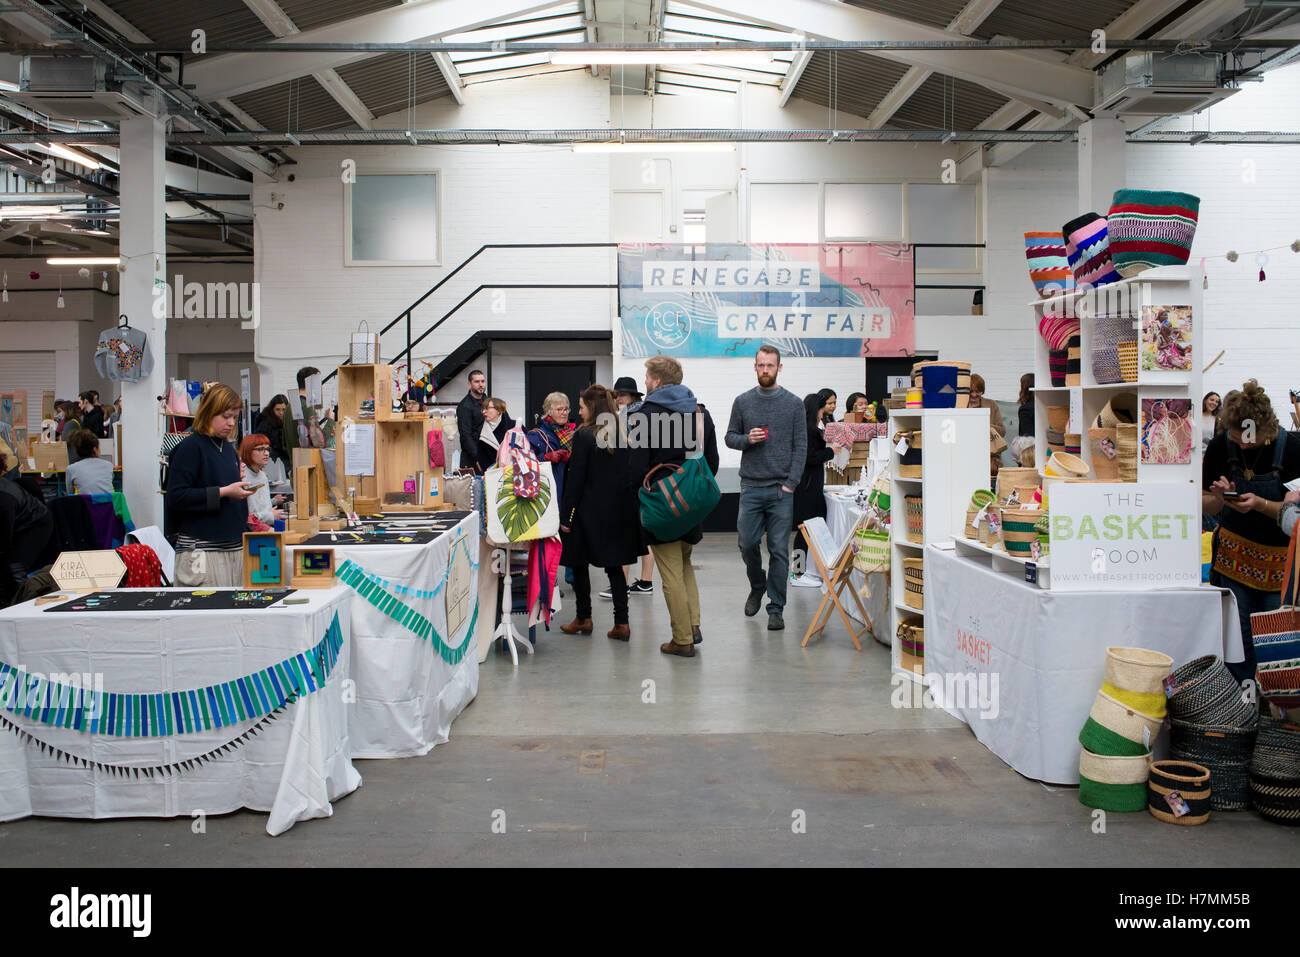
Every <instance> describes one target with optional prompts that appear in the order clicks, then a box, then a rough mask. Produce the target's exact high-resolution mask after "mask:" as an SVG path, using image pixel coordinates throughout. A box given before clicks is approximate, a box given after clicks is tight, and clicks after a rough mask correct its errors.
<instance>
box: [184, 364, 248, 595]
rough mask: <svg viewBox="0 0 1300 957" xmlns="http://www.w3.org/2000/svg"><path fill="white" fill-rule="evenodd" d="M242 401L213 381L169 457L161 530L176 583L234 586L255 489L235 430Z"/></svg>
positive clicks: (238, 581) (240, 564)
mask: <svg viewBox="0 0 1300 957" xmlns="http://www.w3.org/2000/svg"><path fill="white" fill-rule="evenodd" d="M241 407H242V402H241V400H240V398H239V395H238V393H236V392H235V390H234V389H232V388H230V387H229V386H225V385H220V384H218V385H214V386H213V387H212V388H211V389H209V390H208V392H207V394H206V395H204V396H203V401H202V402H201V403H199V411H198V413H197V414H196V415H195V417H194V427H193V428H194V434H193V435H191V436H190V437H189V438H187V439H184V440H183V441H182V442H181V444H180V445H178V446H176V448H175V449H173V450H172V453H171V455H170V456H169V457H168V463H167V508H166V515H165V517H164V524H165V526H166V527H165V529H164V531H165V533H166V535H167V536H168V538H174V540H175V543H176V584H178V585H184V586H186V587H198V586H206V587H216V588H237V587H238V586H239V584H240V582H241V580H242V579H243V571H242V568H243V563H242V558H241V555H240V550H241V549H242V547H243V541H244V532H245V531H246V530H247V528H248V503H247V501H245V500H246V499H247V498H248V497H249V496H250V495H252V494H253V491H254V490H253V489H252V488H251V487H250V486H249V485H248V484H247V483H246V482H244V480H243V473H242V469H241V468H240V463H239V452H238V450H237V449H236V448H235V446H234V444H233V443H232V442H231V441H230V439H231V438H232V437H233V436H234V434H235V428H236V424H237V422H238V421H239V412H240V409H241Z"/></svg>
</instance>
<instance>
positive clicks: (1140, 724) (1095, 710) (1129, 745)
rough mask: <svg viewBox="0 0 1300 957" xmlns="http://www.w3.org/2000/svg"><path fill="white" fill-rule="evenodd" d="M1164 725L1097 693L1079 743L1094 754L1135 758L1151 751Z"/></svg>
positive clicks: (1107, 696)
mask: <svg viewBox="0 0 1300 957" xmlns="http://www.w3.org/2000/svg"><path fill="white" fill-rule="evenodd" d="M1163 725H1164V722H1163V721H1162V720H1161V719H1160V718H1157V717H1154V716H1153V715H1149V714H1143V713H1142V712H1140V711H1137V710H1135V709H1133V708H1130V707H1128V706H1127V705H1125V704H1123V703H1122V702H1120V701H1117V700H1115V699H1114V698H1112V697H1111V696H1110V695H1108V694H1106V692H1104V691H1098V692H1097V697H1096V698H1094V699H1093V702H1092V710H1091V711H1089V712H1088V719H1087V720H1086V721H1085V722H1084V723H1083V730H1081V731H1080V732H1079V743H1080V744H1082V745H1083V746H1084V747H1085V748H1087V749H1088V750H1089V751H1091V752H1092V753H1093V754H1103V755H1110V756H1112V757H1135V756H1137V755H1139V754H1146V753H1147V752H1148V751H1150V750H1151V745H1152V744H1153V743H1154V742H1155V740H1156V737H1157V736H1159V734H1160V729H1161V727H1162V726H1163Z"/></svg>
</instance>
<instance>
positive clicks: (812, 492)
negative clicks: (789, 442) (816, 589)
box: [794, 389, 840, 584]
mask: <svg viewBox="0 0 1300 957" xmlns="http://www.w3.org/2000/svg"><path fill="white" fill-rule="evenodd" d="M834 395H835V393H834V392H833V391H831V390H830V389H822V390H821V391H820V392H818V393H816V394H815V395H806V396H804V400H803V408H804V412H805V413H806V418H807V424H808V452H807V455H806V457H805V459H804V467H803V477H802V478H800V479H799V485H798V487H796V488H795V490H794V525H795V527H796V528H798V527H799V523H800V522H806V521H808V519H810V518H818V517H821V518H825V517H826V494H825V489H826V463H827V462H829V461H830V460H831V459H833V458H834V457H835V455H836V453H837V452H839V451H840V447H839V446H838V445H829V446H828V445H827V444H826V438H825V436H824V435H823V434H822V425H823V419H822V413H823V411H824V410H825V408H826V403H827V402H828V401H829V400H830V399H831V398H832V397H833V396H834ZM804 554H805V555H807V554H808V546H807V542H806V541H805V543H804ZM805 569H808V565H807V564H806V563H805ZM809 570H811V569H809ZM810 584H812V582H810Z"/></svg>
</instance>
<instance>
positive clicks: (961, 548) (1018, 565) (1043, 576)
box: [953, 538, 1052, 588]
mask: <svg viewBox="0 0 1300 957" xmlns="http://www.w3.org/2000/svg"><path fill="white" fill-rule="evenodd" d="M953 543H954V544H955V545H956V547H957V554H958V555H962V556H964V557H966V558H975V559H981V560H982V559H991V562H990V566H991V567H992V569H993V570H994V571H995V572H1002V573H1004V574H1007V575H1010V576H1011V577H1013V578H1017V579H1019V580H1020V581H1024V580H1025V565H1027V564H1029V563H1030V562H1031V561H1033V559H1030V558H1020V557H1018V556H1016V555H1010V554H1008V553H1007V550H1006V549H1005V548H1002V547H1001V546H993V545H985V544H983V543H981V542H977V541H975V540H974V539H970V538H954V539H953ZM1050 558H1051V556H1049V555H1044V556H1043V557H1042V558H1040V559H1039V560H1038V561H1036V562H1034V564H1035V565H1036V566H1037V568H1038V587H1039V588H1051V587H1052V584H1051V572H1052V564H1051V560H1050ZM1026 584H1028V583H1026Z"/></svg>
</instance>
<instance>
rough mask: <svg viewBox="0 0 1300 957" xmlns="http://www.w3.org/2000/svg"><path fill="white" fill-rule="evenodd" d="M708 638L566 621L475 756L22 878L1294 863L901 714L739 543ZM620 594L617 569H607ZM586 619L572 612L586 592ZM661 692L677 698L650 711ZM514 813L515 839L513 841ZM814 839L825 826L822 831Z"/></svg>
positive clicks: (32, 858) (489, 716) (1278, 838)
mask: <svg viewBox="0 0 1300 957" xmlns="http://www.w3.org/2000/svg"><path fill="white" fill-rule="evenodd" d="M696 556H697V558H696V561H697V563H698V564H700V565H701V566H702V567H701V568H700V569H699V570H697V573H696V574H697V576H698V577H699V581H700V586H701V598H702V600H703V602H704V616H703V617H704V622H703V631H704V635H705V642H704V645H703V646H702V647H701V648H700V653H699V655H698V656H697V657H696V658H694V659H693V660H690V659H678V658H668V657H665V656H664V655H661V654H660V653H659V651H658V644H659V642H661V641H663V640H666V634H665V632H666V627H667V617H668V616H667V611H666V609H665V608H664V605H663V598H662V596H661V595H660V594H659V593H658V592H656V594H655V595H654V596H650V597H633V598H632V599H631V602H632V615H631V617H632V629H633V636H632V641H631V643H630V644H623V643H621V642H613V641H610V640H609V639H607V638H605V637H604V632H605V631H606V630H608V628H609V627H610V625H611V624H612V615H611V609H610V605H609V603H608V602H602V601H601V600H600V599H599V598H598V599H596V611H595V615H596V625H597V631H596V634H595V635H594V636H593V637H591V638H581V637H579V638H570V637H567V636H565V635H563V634H561V633H560V632H559V631H558V629H553V630H552V632H551V634H549V635H547V634H543V636H542V637H541V638H540V640H539V649H538V653H537V654H536V655H533V656H531V657H527V658H524V659H523V660H522V661H521V662H520V666H519V668H518V669H515V668H513V667H512V666H511V664H510V658H509V656H508V655H504V654H500V655H499V654H496V653H495V652H494V653H493V654H492V655H491V656H490V657H489V658H488V660H487V662H485V663H484V665H483V666H482V676H481V680H480V685H479V696H478V699H477V701H475V702H474V703H473V704H472V705H471V706H470V707H469V708H468V709H467V710H466V711H465V713H464V714H462V715H461V716H460V718H459V719H457V721H456V724H455V726H454V727H453V729H452V739H451V741H450V742H449V743H448V744H446V745H443V746H441V747H438V748H436V749H435V750H434V751H433V752H431V753H430V754H429V755H427V756H425V757H422V758H410V759H406V760H396V761H358V762H356V764H357V768H358V769H359V770H360V772H361V775H362V777H363V778H364V780H365V783H364V785H363V786H362V788H361V789H360V790H358V791H357V792H355V793H354V794H352V795H350V796H348V797H347V798H344V799H343V800H342V801H339V802H337V803H336V804H335V805H334V816H333V818H331V819H330V820H322V821H308V822H305V823H302V824H299V825H297V826H296V827H294V828H293V829H292V830H291V831H289V832H288V833H287V834H285V835H282V836H281V837H279V838H276V839H274V840H272V839H270V838H268V837H267V835H266V832H265V824H266V818H265V816H264V815H261V814H253V813H249V812H241V813H236V814H229V815H225V816H222V817H214V818H210V819H209V820H208V822H207V833H206V834H203V835H194V834H192V833H191V832H190V822H189V820H188V819H185V820H174V821H172V820H150V819H132V820H122V821H63V820H51V819H27V820H24V821H16V822H12V823H9V824H5V825H0V865H10V866H61V865H78V864H84V863H85V862H86V861H88V860H95V859H99V860H103V859H106V858H107V859H112V860H114V861H115V862H117V864H118V866H169V865H189V866H194V865H199V866H204V865H215V866H232V865H233V866H257V865H260V864H276V865H282V866H321V867H328V866H356V865H363V866H374V865H381V866H382V865H387V866H419V865H440V866H445V865H462V866H509V865H524V866H528V865H535V866H547V865H559V866H600V865H633V866H636V865H659V866H674V865H677V866H680V865H740V866H746V865H753V866H772V865H847V866H890V865H900V864H901V865H912V866H916V865H949V866H968V865H969V866H984V867H987V866H990V865H1028V866H1071V865H1081V866H1087V865H1099V866H1109V867H1115V866H1121V867H1122V866H1150V864H1151V862H1152V861H1153V860H1173V861H1176V862H1177V863H1178V865H1179V866H1182V867H1186V866H1216V865H1217V866H1241V865H1243V864H1244V865H1263V866H1273V865H1276V866H1293V865H1294V863H1295V861H1296V860H1297V858H1298V857H1300V831H1298V830H1297V829H1293V828H1284V827H1277V826H1275V825H1271V824H1268V823H1266V822H1264V821H1263V820H1262V819H1260V818H1259V817H1257V816H1255V815H1254V814H1252V813H1250V812H1240V813H1235V814H1229V813H1215V814H1214V815H1213V816H1212V818H1211V820H1210V822H1209V824H1208V825H1206V826H1202V827H1195V828H1179V827H1173V826H1171V825H1168V824H1163V823H1161V822H1159V821H1157V820H1155V819H1154V818H1152V817H1151V816H1150V815H1148V814H1146V813H1145V812H1143V813H1138V814H1110V815H1108V816H1107V820H1106V821H1105V832H1104V833H1094V832H1093V819H1092V816H1091V815H1092V812H1091V811H1090V809H1088V808H1085V807H1083V806H1082V805H1080V804H1079V803H1078V801H1077V799H1076V796H1075V791H1074V790H1073V789H1069V788H1050V787H1045V786H1043V785H1041V784H1038V783H1036V782H1033V781H1029V780H1026V779H1025V778H1022V777H1021V776H1020V775H1018V774H1016V773H1015V772H1014V771H1012V770H1011V769H1010V768H1009V767H1007V766H1006V765H1005V764H1003V763H1002V761H1000V760H999V759H998V758H996V757H995V756H994V755H993V754H992V753H990V752H989V751H988V750H987V749H986V748H985V747H984V746H983V745H982V744H980V743H979V742H978V741H976V740H975V738H974V736H973V735H972V734H971V733H970V731H969V730H968V729H967V728H966V727H965V726H964V725H962V724H960V723H959V722H957V721H956V720H954V719H952V718H950V717H949V716H947V715H945V714H943V713H941V712H937V711H926V710H915V709H895V708H892V707H891V706H890V682H889V653H888V650H887V649H885V648H884V647H882V646H880V645H877V644H875V643H874V642H871V641H869V640H868V642H867V645H866V646H865V647H864V649H863V651H862V652H857V651H855V650H854V649H853V645H852V643H851V642H850V641H849V640H848V637H847V635H846V634H845V633H844V630H843V626H842V624H840V623H839V622H838V619H837V620H836V622H835V624H833V625H832V626H831V627H830V628H828V629H827V637H826V639H824V640H823V641H821V642H820V643H816V644H812V645H810V646H809V647H808V648H807V649H801V648H800V647H799V641H800V639H801V638H802V637H803V632H802V628H800V627H798V623H799V622H806V621H807V620H808V619H809V618H810V617H811V615H812V613H813V611H814V609H815V608H816V604H817V602H818V601H820V593H819V592H817V591H815V590H813V589H799V588H791V589H790V604H789V606H788V608H787V613H786V620H787V622H788V627H787V630H786V631H785V632H768V631H767V630H766V615H765V614H760V615H759V616H758V617H757V618H754V619H746V618H745V617H744V616H743V615H742V613H741V610H740V609H741V606H742V605H743V604H744V599H745V594H746V592H747V588H746V585H745V579H744V574H743V571H742V569H741V566H740V559H739V555H738V554H737V552H736V548H735V539H734V537H733V536H727V535H711V536H708V537H707V538H706V540H705V542H704V543H703V544H702V545H701V547H700V548H699V549H697V551H696ZM596 577H597V579H598V580H599V578H600V577H603V576H596ZM565 600H566V602H567V603H569V604H568V605H567V608H566V612H565V614H564V615H563V616H561V617H562V620H565V621H567V620H568V619H569V618H570V617H571V611H572V604H571V597H570V596H569V595H568V594H566V597H565ZM647 681H651V682H653V691H654V703H647V702H645V701H643V696H644V695H645V689H646V688H647V685H646V684H645V683H646V682H647ZM502 816H504V826H505V827H504V829H505V833H504V834H501V833H493V822H494V818H495V820H497V821H500V820H501V819H502ZM801 823H802V825H803V826H802V827H799V826H798V825H800V824H801Z"/></svg>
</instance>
